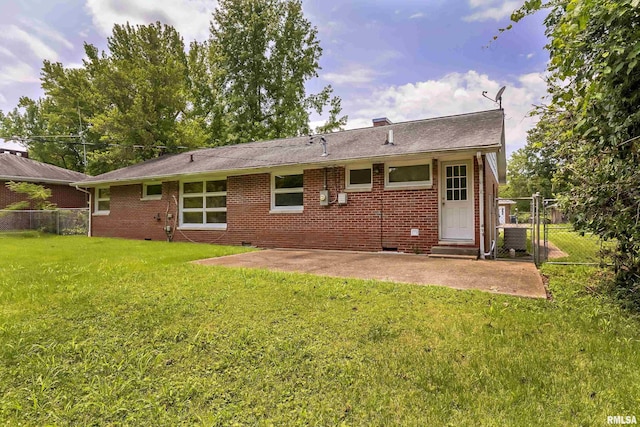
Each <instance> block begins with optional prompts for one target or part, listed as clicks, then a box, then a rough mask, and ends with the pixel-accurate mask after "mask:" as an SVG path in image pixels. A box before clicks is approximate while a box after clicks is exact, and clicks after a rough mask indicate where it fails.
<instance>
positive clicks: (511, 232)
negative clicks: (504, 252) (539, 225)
mask: <svg viewBox="0 0 640 427" xmlns="http://www.w3.org/2000/svg"><path fill="white" fill-rule="evenodd" d="M503 247H504V248H505V249H515V250H516V252H526V251H527V229H526V228H515V227H514V228H511V227H507V228H505V229H504V244H503Z"/></svg>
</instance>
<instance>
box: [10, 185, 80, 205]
mask: <svg viewBox="0 0 640 427" xmlns="http://www.w3.org/2000/svg"><path fill="white" fill-rule="evenodd" d="M35 184H38V185H42V186H44V187H46V188H49V189H51V198H50V199H49V201H50V202H51V203H55V204H56V206H58V207H59V208H86V207H88V205H87V202H88V196H87V194H86V193H83V192H82V191H78V190H76V189H75V188H73V187H71V186H69V185H62V184H43V183H35ZM26 199H27V198H26V196H24V195H21V194H18V193H15V192H13V191H11V190H9V189H8V188H7V187H6V182H5V181H0V209H4V208H5V207H7V206H8V205H10V204H12V203H15V202H21V201H23V200H26Z"/></svg>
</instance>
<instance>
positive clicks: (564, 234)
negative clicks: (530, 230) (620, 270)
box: [549, 225, 613, 264]
mask: <svg viewBox="0 0 640 427" xmlns="http://www.w3.org/2000/svg"><path fill="white" fill-rule="evenodd" d="M549 241H550V242H552V243H553V244H554V245H556V246H557V247H558V248H560V249H561V250H562V251H564V252H565V253H566V254H567V255H568V256H566V257H562V258H556V259H550V260H549V261H555V262H581V263H595V264H597V263H599V262H601V257H600V250H601V249H602V248H603V247H604V248H606V247H611V245H612V244H613V243H612V242H611V241H609V242H603V241H602V240H600V239H599V238H598V237H597V236H594V235H593V234H585V235H580V234H579V233H577V232H575V231H573V229H572V228H571V225H561V226H556V225H549Z"/></svg>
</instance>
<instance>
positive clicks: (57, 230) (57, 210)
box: [56, 209, 60, 236]
mask: <svg viewBox="0 0 640 427" xmlns="http://www.w3.org/2000/svg"><path fill="white" fill-rule="evenodd" d="M56 234H57V235H58V236H59V235H60V209H56Z"/></svg>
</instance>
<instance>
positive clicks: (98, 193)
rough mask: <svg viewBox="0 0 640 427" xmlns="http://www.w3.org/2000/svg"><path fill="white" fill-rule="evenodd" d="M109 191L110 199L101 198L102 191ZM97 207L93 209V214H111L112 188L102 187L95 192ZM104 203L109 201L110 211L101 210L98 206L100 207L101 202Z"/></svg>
mask: <svg viewBox="0 0 640 427" xmlns="http://www.w3.org/2000/svg"><path fill="white" fill-rule="evenodd" d="M105 189H107V190H109V197H100V190H105ZM95 199H96V200H95V202H94V203H95V207H94V209H93V214H94V215H109V213H110V212H111V187H110V186H108V185H107V186H101V187H96V192H95ZM104 201H108V202H109V209H108V210H100V208H99V207H98V206H100V202H104Z"/></svg>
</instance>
